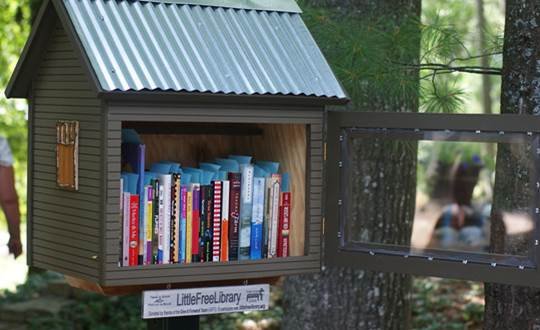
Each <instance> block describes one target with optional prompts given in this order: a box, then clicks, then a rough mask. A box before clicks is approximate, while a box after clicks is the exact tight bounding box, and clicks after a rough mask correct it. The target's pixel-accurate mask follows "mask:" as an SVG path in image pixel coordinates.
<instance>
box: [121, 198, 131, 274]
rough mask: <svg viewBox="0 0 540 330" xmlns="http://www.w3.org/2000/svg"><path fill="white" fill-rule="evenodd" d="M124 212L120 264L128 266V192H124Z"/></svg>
mask: <svg viewBox="0 0 540 330" xmlns="http://www.w3.org/2000/svg"><path fill="white" fill-rule="evenodd" d="M123 197H124V207H123V210H124V214H123V217H122V218H123V221H122V266H124V267H125V266H129V217H130V216H129V211H130V209H129V201H130V200H131V197H130V193H129V192H124V194H123Z"/></svg>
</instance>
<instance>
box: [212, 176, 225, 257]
mask: <svg viewBox="0 0 540 330" xmlns="http://www.w3.org/2000/svg"><path fill="white" fill-rule="evenodd" d="M222 187H223V182H222V181H213V182H212V188H213V193H214V195H213V196H214V198H213V216H212V261H219V257H220V251H219V250H220V248H221V243H220V240H221V198H222V192H223V191H222Z"/></svg>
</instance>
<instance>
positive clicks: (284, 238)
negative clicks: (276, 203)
mask: <svg viewBox="0 0 540 330" xmlns="http://www.w3.org/2000/svg"><path fill="white" fill-rule="evenodd" d="M290 221H291V193H290V192H288V191H287V192H282V193H281V206H280V217H279V236H278V245H277V256H278V257H288V256H289V228H290Z"/></svg>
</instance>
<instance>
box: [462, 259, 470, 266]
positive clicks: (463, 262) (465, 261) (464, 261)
mask: <svg viewBox="0 0 540 330" xmlns="http://www.w3.org/2000/svg"><path fill="white" fill-rule="evenodd" d="M468 262H469V261H468V260H463V261H462V262H461V263H462V264H464V265H466V264H467V263H468Z"/></svg>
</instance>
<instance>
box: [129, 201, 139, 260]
mask: <svg viewBox="0 0 540 330" xmlns="http://www.w3.org/2000/svg"><path fill="white" fill-rule="evenodd" d="M138 259H139V195H130V198H129V265H130V266H137V265H138V261H139V260H138Z"/></svg>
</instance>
